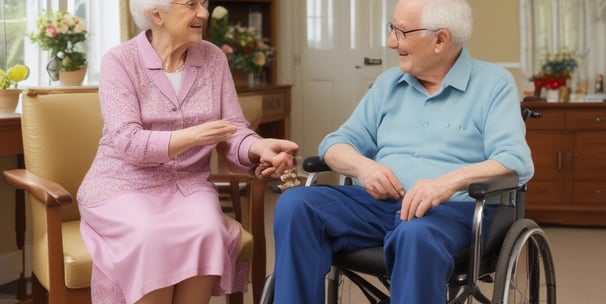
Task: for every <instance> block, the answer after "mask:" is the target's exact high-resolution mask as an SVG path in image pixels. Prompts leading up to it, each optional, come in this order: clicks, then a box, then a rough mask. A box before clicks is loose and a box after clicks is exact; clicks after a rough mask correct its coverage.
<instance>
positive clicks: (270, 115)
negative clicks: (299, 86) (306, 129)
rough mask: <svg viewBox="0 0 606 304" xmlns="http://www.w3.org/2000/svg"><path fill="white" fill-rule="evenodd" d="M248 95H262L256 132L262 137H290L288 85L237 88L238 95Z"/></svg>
mask: <svg viewBox="0 0 606 304" xmlns="http://www.w3.org/2000/svg"><path fill="white" fill-rule="evenodd" d="M249 95H261V96H263V111H262V112H261V123H260V124H259V128H258V130H257V132H258V133H259V134H260V135H261V136H263V137H273V138H290V85H265V86H257V87H254V88H250V89H249V88H238V96H249Z"/></svg>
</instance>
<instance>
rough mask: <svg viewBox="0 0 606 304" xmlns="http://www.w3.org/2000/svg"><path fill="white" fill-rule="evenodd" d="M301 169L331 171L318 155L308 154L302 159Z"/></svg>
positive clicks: (310, 171) (311, 171)
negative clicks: (308, 155)
mask: <svg viewBox="0 0 606 304" xmlns="http://www.w3.org/2000/svg"><path fill="white" fill-rule="evenodd" d="M303 170H305V171H306V172H309V173H313V172H327V171H332V170H331V169H330V167H329V166H328V165H327V164H326V163H325V162H324V161H323V160H322V159H321V158H320V157H319V156H310V157H307V158H305V159H304V160H303Z"/></svg>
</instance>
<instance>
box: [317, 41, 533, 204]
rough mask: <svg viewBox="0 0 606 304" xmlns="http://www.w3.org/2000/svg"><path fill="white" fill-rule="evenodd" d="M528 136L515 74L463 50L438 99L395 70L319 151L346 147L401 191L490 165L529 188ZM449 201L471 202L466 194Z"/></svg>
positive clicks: (382, 78) (381, 79) (379, 81)
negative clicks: (389, 174)
mask: <svg viewBox="0 0 606 304" xmlns="http://www.w3.org/2000/svg"><path fill="white" fill-rule="evenodd" d="M525 132H526V128H525V125H524V121H523V119H522V116H521V113H520V101H519V94H518V90H517V88H516V85H515V82H514V80H513V77H512V76H511V74H510V73H509V72H508V71H507V70H505V69H504V68H501V67H499V66H497V65H494V64H491V63H487V62H483V61H479V60H475V59H472V58H471V57H470V56H469V53H468V51H467V49H465V48H464V49H463V50H462V52H461V54H460V56H459V58H458V59H457V61H456V63H455V64H454V66H453V67H452V69H451V70H450V71H449V72H448V74H447V75H446V78H445V79H444V81H443V83H442V88H441V89H440V90H439V91H438V92H437V93H435V94H434V95H428V94H427V92H426V91H425V89H424V88H423V86H422V85H421V83H420V82H419V81H418V80H417V79H416V78H415V77H414V76H412V75H410V74H404V73H402V71H401V70H399V69H398V68H393V69H390V70H388V71H386V72H384V73H383V74H381V75H380V76H379V77H378V78H377V80H376V82H375V83H374V85H373V86H372V88H371V89H370V90H369V91H368V92H367V94H366V95H365V96H364V98H363V99H362V100H361V102H360V104H359V105H358V106H357V107H356V109H355V110H354V112H353V114H352V115H351V116H350V118H349V119H348V120H347V121H346V122H345V123H344V124H343V125H342V126H341V127H340V128H339V129H338V130H337V131H335V132H333V133H330V134H328V135H327V136H326V138H324V140H323V141H322V142H321V143H320V147H319V155H320V156H321V157H323V156H324V154H325V153H326V151H327V150H328V148H329V147H330V146H332V145H334V144H337V143H346V144H349V145H351V146H352V147H354V148H355V149H356V150H357V151H358V152H360V153H362V154H363V155H365V156H366V157H369V158H371V159H374V160H375V161H377V162H379V163H382V164H384V165H386V166H388V167H389V168H391V170H392V171H393V172H394V173H395V174H396V176H397V177H398V178H399V180H400V182H401V183H402V185H403V186H404V189H410V188H412V186H413V185H414V184H415V182H416V181H417V180H419V179H425V178H435V177H438V176H440V175H443V174H445V173H447V172H450V171H453V170H455V169H458V168H461V167H464V166H468V165H471V164H475V163H479V162H482V161H485V160H495V161H497V162H499V163H500V164H502V165H503V166H505V167H506V168H508V169H510V170H512V171H514V172H516V173H517V174H518V175H519V178H520V184H524V183H526V182H528V180H530V178H531V177H532V175H533V173H534V167H533V163H532V158H531V155H530V149H529V147H528V144H527V143H526V139H525ZM451 199H453V200H470V198H469V197H468V195H467V194H466V193H464V192H458V193H456V194H455V195H454V196H453V197H452V198H451Z"/></svg>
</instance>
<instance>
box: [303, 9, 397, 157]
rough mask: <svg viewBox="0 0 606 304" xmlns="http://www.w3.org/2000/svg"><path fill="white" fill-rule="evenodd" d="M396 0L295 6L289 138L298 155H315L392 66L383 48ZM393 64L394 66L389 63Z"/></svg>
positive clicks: (390, 56)
mask: <svg viewBox="0 0 606 304" xmlns="http://www.w3.org/2000/svg"><path fill="white" fill-rule="evenodd" d="M396 1H397V0H305V1H296V2H297V3H296V4H294V5H295V6H297V11H298V12H299V13H298V14H297V16H298V17H299V20H297V21H295V22H296V24H297V25H298V26H297V28H298V29H297V30H295V33H297V34H296V35H297V36H298V37H293V40H296V42H295V58H296V64H295V66H296V67H295V71H296V72H295V84H296V90H294V93H295V94H296V96H294V97H293V100H294V101H295V102H294V103H293V109H292V119H293V128H292V137H293V139H294V140H296V141H297V142H298V143H299V145H300V147H301V149H300V152H299V155H301V156H303V157H307V156H310V155H316V154H317V148H318V144H319V143H320V141H321V140H322V139H323V138H324V136H325V135H326V134H328V133H330V132H332V131H334V130H336V129H337V128H338V127H339V126H340V125H341V124H342V123H343V122H344V121H345V120H346V119H347V118H348V117H349V115H350V114H351V112H352V111H353V109H354V108H355V106H356V105H357V104H358V102H359V101H360V99H361V98H362V96H363V95H364V93H365V92H366V90H367V89H368V88H369V86H370V85H371V84H372V83H373V81H374V79H375V78H376V77H377V76H378V75H379V74H380V73H381V72H382V71H384V70H385V69H387V68H389V67H391V66H393V65H394V64H396V65H397V56H395V51H393V50H390V49H388V48H386V38H387V34H388V31H387V25H386V24H387V22H389V21H390V20H391V17H392V14H393V7H394V6H395V2H396ZM394 58H395V60H394Z"/></svg>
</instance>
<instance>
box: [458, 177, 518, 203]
mask: <svg viewBox="0 0 606 304" xmlns="http://www.w3.org/2000/svg"><path fill="white" fill-rule="evenodd" d="M514 189H518V175H517V174H515V173H509V174H504V175H498V176H493V177H489V178H484V179H481V180H477V181H474V182H472V183H470V184H469V187H468V189H467V191H468V193H469V196H471V197H473V198H475V199H486V198H487V197H489V196H492V195H495V194H499V193H502V192H505V191H510V190H514Z"/></svg>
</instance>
